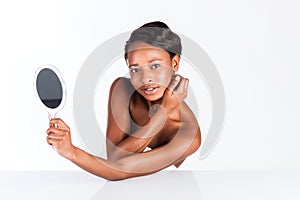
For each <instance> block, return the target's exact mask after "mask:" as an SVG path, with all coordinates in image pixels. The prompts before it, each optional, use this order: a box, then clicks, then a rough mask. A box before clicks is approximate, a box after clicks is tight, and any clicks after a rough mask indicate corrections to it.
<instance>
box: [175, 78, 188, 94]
mask: <svg viewBox="0 0 300 200" xmlns="http://www.w3.org/2000/svg"><path fill="white" fill-rule="evenodd" d="M185 85H186V79H185V78H182V80H181V81H180V83H179V85H178V87H177V89H176V92H179V93H183V92H184V88H185Z"/></svg>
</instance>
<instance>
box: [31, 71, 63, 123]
mask: <svg viewBox="0 0 300 200" xmlns="http://www.w3.org/2000/svg"><path fill="white" fill-rule="evenodd" d="M33 85H34V91H35V94H36V96H37V97H38V99H39V102H40V104H41V106H43V107H44V108H45V109H46V111H47V112H48V114H49V116H50V117H51V118H55V115H56V113H57V112H58V111H59V110H60V109H62V107H63V106H64V104H65V101H66V87H65V83H64V81H63V79H62V78H61V75H60V73H59V71H58V70H57V69H56V68H55V67H54V66H52V65H42V66H40V67H39V68H38V69H37V71H36V73H35V76H34V83H33Z"/></svg>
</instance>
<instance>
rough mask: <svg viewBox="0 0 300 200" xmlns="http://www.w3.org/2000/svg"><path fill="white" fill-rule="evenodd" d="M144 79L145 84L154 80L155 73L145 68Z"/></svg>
mask: <svg viewBox="0 0 300 200" xmlns="http://www.w3.org/2000/svg"><path fill="white" fill-rule="evenodd" d="M142 81H143V83H144V84H147V83H151V82H152V81H153V74H152V73H151V72H149V71H148V70H143V74H142Z"/></svg>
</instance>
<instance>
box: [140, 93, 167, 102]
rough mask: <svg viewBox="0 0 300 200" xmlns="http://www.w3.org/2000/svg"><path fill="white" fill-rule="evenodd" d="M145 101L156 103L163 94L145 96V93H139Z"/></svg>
mask: <svg viewBox="0 0 300 200" xmlns="http://www.w3.org/2000/svg"><path fill="white" fill-rule="evenodd" d="M140 94H141V95H142V96H143V97H144V98H145V99H146V100H147V101H150V102H153V101H158V100H160V99H161V98H162V97H163V94H152V95H149V94H145V93H140Z"/></svg>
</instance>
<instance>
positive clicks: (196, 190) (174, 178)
mask: <svg viewBox="0 0 300 200" xmlns="http://www.w3.org/2000/svg"><path fill="white" fill-rule="evenodd" d="M0 199H3V200H4V199H5V200H6V199H7V200H10V199H31V200H32V199H42V200H45V199H51V200H54V199H55V200H60V199H64V200H66V199H72V200H77V199H78V200H79V199H80V200H85V199H87V200H96V199H122V200H123V199H124V200H125V199H130V200H134V199H139V200H146V199H152V200H153V199H184V200H186V199H197V200H219V199H221V200H227V199H228V200H235V199H239V200H240V199H243V200H245V199H255V200H257V199H263V200H267V199H272V200H276V199H281V200H282V199H285V200H293V199H295V200H296V199H297V200H299V199H300V171H179V170H174V171H161V172H158V173H156V174H153V175H148V176H144V177H137V178H131V179H128V180H123V181H106V180H104V179H101V178H98V177H96V176H93V175H91V174H89V173H87V172H84V171H0Z"/></svg>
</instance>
